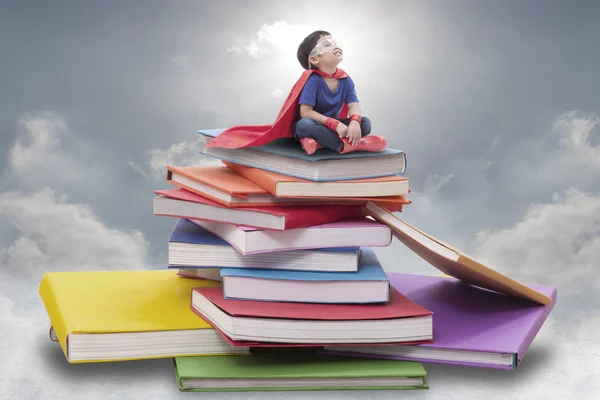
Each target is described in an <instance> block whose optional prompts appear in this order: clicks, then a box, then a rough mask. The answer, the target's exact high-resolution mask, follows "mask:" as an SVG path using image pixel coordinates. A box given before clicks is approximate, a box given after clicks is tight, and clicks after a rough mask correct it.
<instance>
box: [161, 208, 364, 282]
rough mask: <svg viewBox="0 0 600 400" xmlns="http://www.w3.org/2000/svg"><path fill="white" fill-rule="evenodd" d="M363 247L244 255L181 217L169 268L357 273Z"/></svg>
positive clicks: (172, 241) (173, 235) (171, 244)
mask: <svg viewBox="0 0 600 400" xmlns="http://www.w3.org/2000/svg"><path fill="white" fill-rule="evenodd" d="M359 257H360V247H338V248H323V249H309V250H289V251H273V252H265V253H257V254H248V255H243V254H242V253H240V252H239V251H238V250H236V249H235V248H234V247H233V246H231V245H230V244H229V243H228V242H226V241H225V240H223V239H221V238H220V237H218V236H217V235H215V234H214V233H212V232H210V231H208V230H206V229H204V228H202V227H201V226H198V225H196V224H195V223H194V222H192V221H190V220H187V219H183V218H179V219H178V220H177V223H176V224H175V227H174V228H173V231H172V232H171V236H170V238H169V261H168V264H169V265H168V266H169V268H225V267H228V268H236V269H237V268H262V269H273V270H290V271H333V272H356V270H357V269H358V262H359Z"/></svg>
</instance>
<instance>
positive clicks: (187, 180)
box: [166, 165, 410, 211]
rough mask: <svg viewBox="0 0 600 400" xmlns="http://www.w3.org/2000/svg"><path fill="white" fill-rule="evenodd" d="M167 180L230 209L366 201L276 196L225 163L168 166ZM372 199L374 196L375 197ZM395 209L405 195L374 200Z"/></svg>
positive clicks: (398, 207) (360, 199)
mask: <svg viewBox="0 0 600 400" xmlns="http://www.w3.org/2000/svg"><path fill="white" fill-rule="evenodd" d="M166 178H167V182H168V183H170V184H172V185H174V186H177V187H179V188H181V189H184V190H186V191H188V192H192V193H195V194H197V195H199V196H202V197H205V198H208V199H210V200H212V201H215V202H217V203H219V204H222V205H224V206H226V207H229V208H235V207H263V206H265V207H268V206H302V205H328V204H340V205H342V204H365V205H366V203H367V200H368V199H362V198H342V199H338V198H323V197H306V198H297V197H287V198H279V197H277V196H275V195H273V194H271V193H269V191H268V190H266V189H265V188H263V187H261V186H260V185H258V184H256V183H255V182H253V181H252V180H250V179H248V178H246V177H244V176H243V175H241V174H239V173H238V172H236V171H235V170H233V169H231V168H228V167H227V166H225V165H217V166H214V165H211V166H186V167H176V166H167V173H166ZM374 200H375V199H374ZM376 200H377V202H383V203H384V204H386V206H387V207H389V208H390V209H391V210H394V211H402V206H403V205H404V204H410V201H409V200H407V199H406V198H405V197H404V196H390V197H389V198H381V199H376Z"/></svg>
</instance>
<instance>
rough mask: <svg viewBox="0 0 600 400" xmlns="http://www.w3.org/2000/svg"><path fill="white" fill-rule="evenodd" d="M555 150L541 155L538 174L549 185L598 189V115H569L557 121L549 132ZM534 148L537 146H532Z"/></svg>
mask: <svg viewBox="0 0 600 400" xmlns="http://www.w3.org/2000/svg"><path fill="white" fill-rule="evenodd" d="M548 136H549V137H550V139H551V141H552V142H554V143H556V145H555V146H554V148H552V149H551V150H550V151H547V152H546V153H544V154H540V157H541V158H542V160H543V162H541V163H539V164H538V165H537V168H535V172H537V173H538V174H539V176H540V177H539V179H540V180H541V181H542V182H543V183H545V184H548V185H551V184H553V183H554V184H555V185H559V184H564V182H569V184H570V185H578V186H579V187H582V186H584V187H588V188H589V187H598V182H599V180H598V179H597V177H598V174H600V143H599V142H598V139H599V138H600V118H598V117H597V116H596V115H595V114H588V115H582V113H577V112H573V111H571V112H567V113H564V114H563V115H561V116H560V117H558V118H557V119H556V121H555V122H554V125H553V127H552V130H551V131H550V132H549V133H548ZM532 145H535V143H532Z"/></svg>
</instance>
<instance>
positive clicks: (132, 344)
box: [39, 270, 249, 363]
mask: <svg viewBox="0 0 600 400" xmlns="http://www.w3.org/2000/svg"><path fill="white" fill-rule="evenodd" d="M220 285H221V283H220V282H213V281H208V280H200V279H186V278H183V277H180V276H178V275H177V271H176V270H134V271H98V272H96V271H95V272H54V273H47V274H45V275H44V277H43V278H42V281H41V283H40V288H39V293H40V297H41V298H42V301H43V303H44V306H45V308H46V312H47V313H48V317H49V318H50V323H51V324H52V330H53V331H54V334H55V337H56V338H57V340H58V342H59V343H60V345H61V347H62V349H63V352H64V353H65V357H66V358H67V360H68V361H69V362H70V363H84V362H106V361H125V360H139V359H149V358H171V357H182V356H203V355H231V354H249V348H248V347H234V346H231V345H230V344H229V342H227V340H225V339H224V338H223V337H222V336H221V334H220V333H219V332H217V331H216V330H215V329H214V328H213V327H212V326H211V325H209V324H208V323H207V322H206V321H204V320H203V319H202V318H200V317H199V316H198V315H196V314H195V313H194V312H193V311H192V310H191V307H190V304H191V290H192V288H194V287H207V286H220Z"/></svg>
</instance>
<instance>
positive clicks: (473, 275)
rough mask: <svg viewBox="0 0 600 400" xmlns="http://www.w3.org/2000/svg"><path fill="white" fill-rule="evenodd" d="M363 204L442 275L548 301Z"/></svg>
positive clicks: (381, 210)
mask: <svg viewBox="0 0 600 400" xmlns="http://www.w3.org/2000/svg"><path fill="white" fill-rule="evenodd" d="M365 208H366V210H367V212H368V213H369V214H370V215H371V216H372V217H373V218H374V219H375V220H377V221H379V222H383V223H385V224H386V225H388V226H389V227H390V228H392V233H393V235H394V237H396V238H397V239H398V240H400V241H401V242H402V243H403V244H404V245H406V247H408V248H409V249H411V250H412V251H413V252H415V254H417V255H418V256H420V257H421V258H422V259H424V260H425V261H427V262H429V263H430V264H431V265H433V266H434V267H436V268H437V269H439V270H440V271H441V272H443V273H444V274H445V275H449V276H452V277H454V278H456V279H460V280H461V281H463V282H465V283H467V284H471V285H474V286H479V287H482V288H485V289H489V290H493V291H495V292H498V293H502V294H506V295H509V296H515V297H520V298H524V299H527V300H530V301H532V302H535V303H539V304H543V305H545V306H547V305H549V304H551V303H552V298H550V296H547V295H545V294H544V293H542V292H540V291H538V290H535V289H533V288H531V287H529V286H527V285H524V284H522V283H521V282H518V281H516V280H514V279H512V278H510V277H508V276H506V275H504V274H501V273H500V272H498V271H495V270H493V269H492V268H490V267H488V266H486V265H484V264H482V263H480V262H478V261H476V260H474V259H473V258H472V257H469V256H468V255H466V254H465V253H463V252H462V251H460V250H458V249H455V248H454V247H452V246H450V245H448V244H446V243H444V242H442V241H441V240H439V239H436V238H435V237H433V236H431V235H428V234H427V233H425V232H423V231H420V230H419V229H417V228H415V227H414V226H412V225H410V224H407V223H406V222H404V221H403V220H401V219H400V218H398V217H397V216H395V215H394V214H392V213H391V212H390V211H389V210H387V209H385V208H384V207H382V206H381V205H378V204H375V203H373V202H369V203H367V206H366V207H365Z"/></svg>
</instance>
